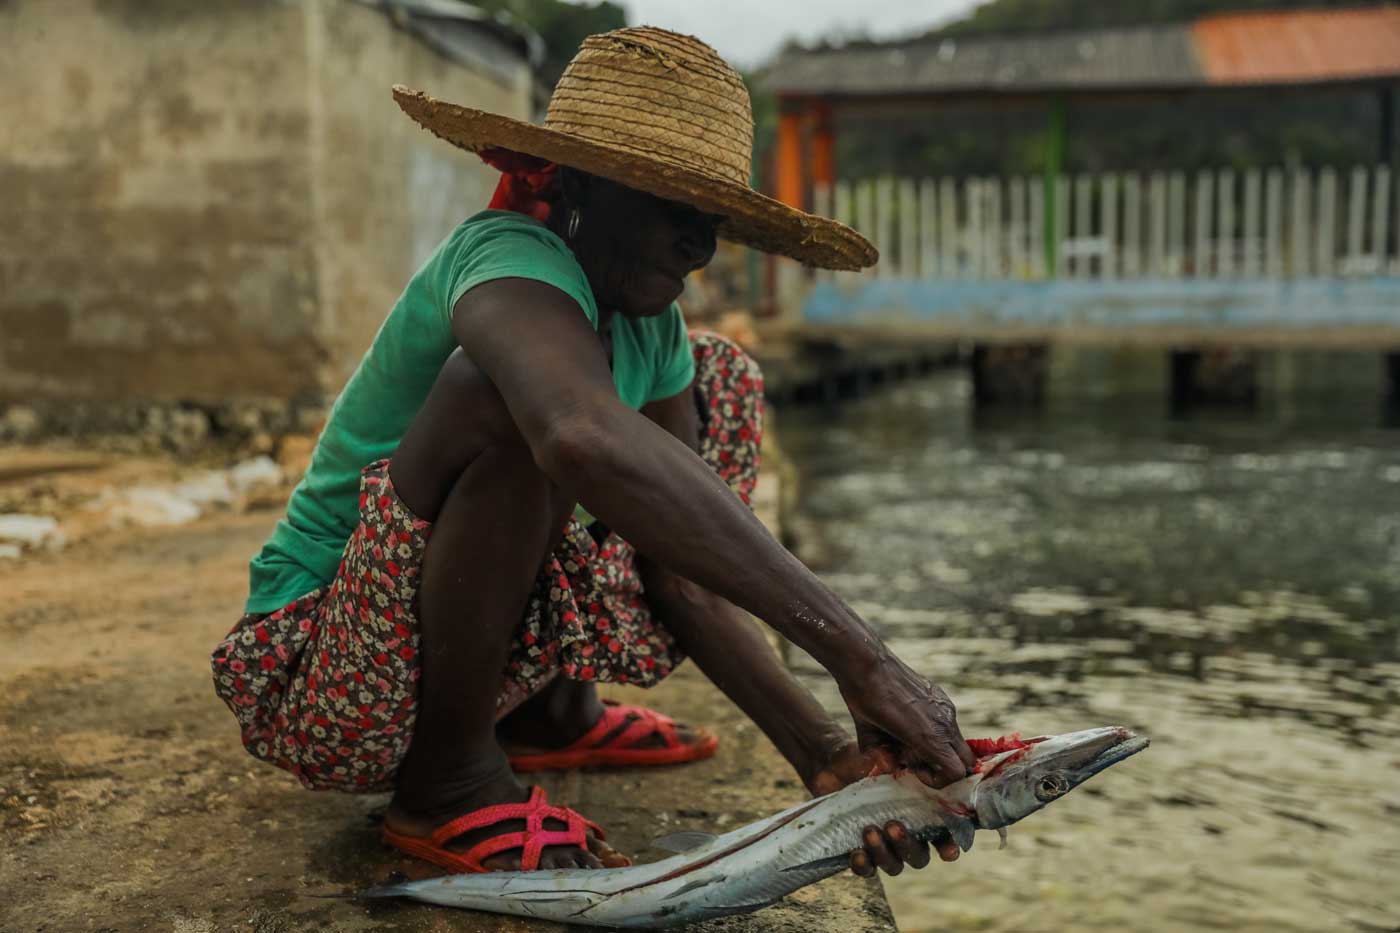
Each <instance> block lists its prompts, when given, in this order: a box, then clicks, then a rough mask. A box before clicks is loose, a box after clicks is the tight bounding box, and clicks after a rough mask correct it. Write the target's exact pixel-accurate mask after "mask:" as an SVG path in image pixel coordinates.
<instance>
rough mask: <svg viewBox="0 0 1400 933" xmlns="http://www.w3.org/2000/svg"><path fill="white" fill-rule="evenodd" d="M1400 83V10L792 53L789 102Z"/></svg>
mask: <svg viewBox="0 0 1400 933" xmlns="http://www.w3.org/2000/svg"><path fill="white" fill-rule="evenodd" d="M1389 76H1397V77H1400V7H1394V6H1386V7H1381V8H1360V9H1344V10H1329V11H1300V12H1270V13H1253V14H1235V15H1221V16H1211V17H1207V18H1204V19H1201V20H1198V21H1196V22H1194V23H1180V24H1167V25H1151V26H1136V27H1127V28H1116V29H1092V30H1075V31H1061V32H1047V33H1036V34H1018V35H1009V36H976V37H964V38H957V39H955V38H942V39H940V38H929V39H919V40H912V41H904V42H893V43H880V44H863V45H853V46H848V47H846V48H839V49H823V50H814V51H795V52H788V53H786V54H784V55H783V56H782V57H780V58H779V59H778V60H777V61H776V62H775V63H774V64H773V65H772V66H771V67H770V68H769V69H768V71H767V73H766V75H765V77H764V84H765V85H766V86H767V87H768V88H769V89H770V90H772V91H774V92H776V93H778V94H780V95H787V96H805V95H812V96H823V95H881V96H904V95H913V94H922V95H929V94H965V93H1017V92H1019V93H1045V92H1051V91H1071V92H1072V91H1106V90H1157V89H1173V88H1193V87H1208V86H1213V85H1230V84H1242V83H1263V84H1314V83H1322V82H1327V81H1338V80H1356V79H1358V78H1375V77H1389Z"/></svg>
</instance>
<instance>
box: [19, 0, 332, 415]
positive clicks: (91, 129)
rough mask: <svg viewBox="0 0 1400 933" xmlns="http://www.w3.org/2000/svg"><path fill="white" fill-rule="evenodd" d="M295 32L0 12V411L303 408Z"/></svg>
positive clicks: (235, 16) (159, 19)
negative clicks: (182, 402)
mask: <svg viewBox="0 0 1400 933" xmlns="http://www.w3.org/2000/svg"><path fill="white" fill-rule="evenodd" d="M305 44H306V37H305V31H304V17H303V16H302V14H301V11H300V10H299V9H298V8H297V7H296V6H295V5H289V4H285V3H277V2H267V0H263V2H250V3H240V4H237V5H233V4H202V3H174V2H163V0H57V2H53V0H49V2H45V0H19V2H9V3H6V4H3V5H0V61H3V62H5V64H4V65H3V66H0V67H3V69H4V74H5V77H4V88H5V92H4V96H3V100H0V114H3V118H0V327H3V333H4V337H3V341H2V342H0V398H6V399H16V398H19V399H25V398H32V397H40V398H85V399H97V400H105V399H116V398H132V397H154V398H170V397H179V398H192V399H212V398H218V397H221V396H222V395H223V394H225V393H228V392H232V391H236V390H238V389H239V388H240V387H243V386H250V387H257V386H260V385H265V384H267V383H269V382H272V381H274V380H278V381H287V382H288V383H289V384H288V385H286V387H285V388H284V389H283V390H282V391H288V390H290V391H293V392H295V391H297V390H300V389H306V388H309V387H310V385H311V380H312V379H313V378H314V374H315V372H316V368H317V367H316V365H315V363H316V361H317V352H316V347H315V342H314V341H312V340H308V339H307V338H308V337H309V336H310V335H311V333H312V326H313V324H314V318H313V312H314V309H315V300H314V299H315V281H314V267H313V262H312V254H311V250H310V248H309V247H310V244H309V242H308V233H309V231H310V229H311V214H310V210H309V201H308V199H307V198H306V196H305V192H306V190H307V188H308V184H309V177H308V172H309V169H310V166H309V164H308V161H307V159H306V158H305V157H304V153H305V150H306V145H307V138H308V128H307V124H306V121H305V119H304V115H305V111H306V90H305V88H306V56H305V54H304V51H303V49H304V46H305Z"/></svg>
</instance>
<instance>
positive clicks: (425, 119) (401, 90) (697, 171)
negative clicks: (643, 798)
mask: <svg viewBox="0 0 1400 933" xmlns="http://www.w3.org/2000/svg"><path fill="white" fill-rule="evenodd" d="M394 99H395V100H397V101H398V103H399V106H400V107H402V108H403V110H404V112H405V113H407V114H408V115H409V116H410V117H412V118H413V119H414V120H416V121H418V122H419V123H420V124H422V125H423V126H424V127H426V128H427V129H429V130H431V131H432V132H433V133H435V134H437V135H438V136H440V137H441V138H443V139H445V140H447V141H448V142H450V143H453V144H454V145H457V146H460V147H462V148H463V149H466V150H469V151H472V152H477V151H480V150H482V149H490V148H503V149H508V150H512V151H515V152H523V153H526V154H527V155H531V156H535V157H538V158H541V159H545V160H548V161H550V162H554V163H557V164H559V165H568V166H572V167H574V168H577V169H579V170H581V171H584V172H588V173H589V174H592V175H601V176H602V177H604V178H607V179H610V180H612V181H615V182H618V183H619V184H623V185H627V186H628V187H630V188H637V189H640V190H642V191H646V192H649V193H650V194H654V195H657V196H658V197H662V198H666V199H667V200H671V201H680V202H682V203H685V204H690V205H692V206H694V207H696V208H698V209H700V210H702V211H705V212H707V213H712V214H720V215H722V216H723V217H724V218H725V220H724V222H723V223H722V224H721V225H720V227H719V235H720V236H721V237H723V238H724V239H727V240H733V241H734V242H736V243H743V244H745V245H747V246H752V247H754V248H756V249H761V250H763V251H765V252H770V253H780V254H782V255H785V256H791V257H792V258H793V259H797V260H799V261H801V262H804V263H807V264H808V265H813V266H820V267H822V268H826V269H861V268H864V267H865V266H872V265H874V264H875V261H876V259H877V258H879V254H878V253H877V252H876V251H875V247H873V246H872V245H870V242H869V241H868V240H866V239H865V238H864V237H862V236H861V235H860V234H858V233H856V232H855V231H854V230H852V229H850V228H849V227H847V226H845V225H843V224H839V223H837V222H836V221H834V220H828V219H826V218H825V217H815V216H813V215H811V214H806V213H803V212H802V211H799V210H796V209H794V208H791V207H788V206H787V205H786V204H783V203H781V202H779V201H775V200H773V199H772V198H768V197H765V196H763V195H761V194H759V193H758V192H757V191H754V190H753V189H752V188H750V187H749V171H750V160H751V159H752V156H753V114H752V111H751V110H750V107H749V93H748V90H747V89H746V88H745V87H744V83H743V81H741V80H740V78H739V75H738V74H737V73H736V72H735V71H734V69H733V68H730V67H729V65H728V64H726V63H725V61H724V59H722V58H720V57H719V55H718V54H717V53H716V52H715V50H714V49H712V48H710V47H709V46H708V45H706V44H705V43H703V42H701V41H700V40H699V39H695V38H692V37H690V36H683V35H679V34H677V33H674V32H667V31H666V30H664V29H654V28H651V27H645V26H643V27H638V28H632V29H618V30H616V31H614V32H606V33H600V34H598V35H594V36H589V37H588V38H587V39H585V40H583V45H582V46H580V48H579V51H578V54H577V55H575V56H574V58H573V61H571V62H569V66H568V68H566V69H565V70H564V74H563V76H562V77H561V78H560V79H559V83H558V85H556V86H555V88H554V95H553V96H552V97H551V98H550V100H549V112H548V114H547V115H546V116H545V121H544V125H543V126H536V125H535V124H532V123H525V122H523V121H520V120H513V119H511V118H509V117H503V116H500V115H499V114H494V113H487V112H485V111H481V110H474V109H472V108H470V107H462V106H459V105H457V104H452V103H447V102H446V101H440V100H435V99H433V98H431V97H429V96H428V95H427V94H424V93H423V92H422V91H415V90H412V89H410V88H406V87H403V86H400V85H395V86H394Z"/></svg>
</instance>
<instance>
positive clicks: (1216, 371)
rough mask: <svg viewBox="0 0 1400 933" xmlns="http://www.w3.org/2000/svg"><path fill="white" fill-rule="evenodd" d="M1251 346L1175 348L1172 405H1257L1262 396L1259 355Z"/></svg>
mask: <svg viewBox="0 0 1400 933" xmlns="http://www.w3.org/2000/svg"><path fill="white" fill-rule="evenodd" d="M1258 356H1259V355H1258V354H1257V353H1255V352H1253V351H1250V350H1241V349H1238V348H1233V347H1215V348H1211V349H1206V350H1199V349H1198V350H1172V351H1171V407H1172V410H1173V411H1181V410H1184V409H1187V408H1191V407H1193V406H1196V405H1253V404H1254V403H1255V402H1257V401H1258V399H1259V358H1258Z"/></svg>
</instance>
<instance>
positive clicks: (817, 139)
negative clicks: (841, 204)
mask: <svg viewBox="0 0 1400 933" xmlns="http://www.w3.org/2000/svg"><path fill="white" fill-rule="evenodd" d="M812 116H813V119H814V121H815V126H814V127H813V129H812V184H814V185H820V186H822V187H824V188H830V187H831V186H832V185H834V184H836V152H835V146H836V134H835V133H834V132H833V131H832V128H831V105H830V104H828V103H826V102H825V101H822V102H821V103H819V104H817V106H816V109H815V112H814V113H813V115H812Z"/></svg>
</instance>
